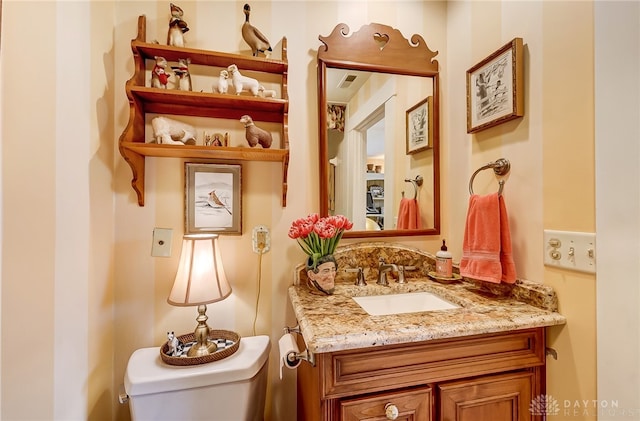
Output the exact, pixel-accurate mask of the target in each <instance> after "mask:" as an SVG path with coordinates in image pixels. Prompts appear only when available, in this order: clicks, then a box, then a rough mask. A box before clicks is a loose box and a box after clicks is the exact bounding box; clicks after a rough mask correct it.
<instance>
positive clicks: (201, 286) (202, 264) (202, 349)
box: [167, 234, 231, 357]
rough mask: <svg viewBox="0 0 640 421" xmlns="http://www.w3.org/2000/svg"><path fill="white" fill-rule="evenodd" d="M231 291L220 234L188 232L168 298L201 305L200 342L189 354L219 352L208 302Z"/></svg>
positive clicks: (173, 302)
mask: <svg viewBox="0 0 640 421" xmlns="http://www.w3.org/2000/svg"><path fill="white" fill-rule="evenodd" d="M230 294H231V285H229V282H228V281H227V276H226V275H225V273H224V268H223V267H222V259H221V257H220V244H219V243H218V235H217V234H187V235H185V236H184V237H183V240H182V252H181V254H180V263H179V264H178V271H177V273H176V279H175V281H174V283H173V288H172V289H171V293H170V294H169V298H168V299H167V301H168V302H169V304H171V305H174V306H181V307H185V306H198V317H197V318H196V321H197V322H198V325H197V326H196V329H195V332H194V337H195V340H196V343H195V344H194V345H193V346H191V348H189V351H188V352H187V356H189V357H200V356H205V355H209V354H212V353H214V352H215V351H216V349H217V346H216V344H215V343H214V342H212V341H209V326H208V325H207V319H208V317H207V314H206V312H207V304H209V303H215V302H216V301H222V300H224V299H225V298H227V297H228V296H229V295H230Z"/></svg>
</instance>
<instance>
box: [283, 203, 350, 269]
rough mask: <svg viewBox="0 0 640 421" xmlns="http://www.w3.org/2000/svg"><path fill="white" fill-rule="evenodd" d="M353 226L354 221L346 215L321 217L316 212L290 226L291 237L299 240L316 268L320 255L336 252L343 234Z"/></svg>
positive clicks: (312, 265)
mask: <svg viewBox="0 0 640 421" xmlns="http://www.w3.org/2000/svg"><path fill="white" fill-rule="evenodd" d="M352 227H353V222H351V221H349V219H347V218H346V217H345V216H342V215H335V216H326V217H324V218H320V216H319V215H318V214H317V213H314V214H311V215H309V216H307V217H306V218H300V219H296V220H295V221H293V222H292V223H291V228H289V237H290V238H293V239H294V240H297V241H298V244H299V245H300V248H302V251H304V252H305V253H306V254H307V255H309V257H310V258H311V267H314V268H315V266H316V264H317V262H318V259H319V258H320V257H322V256H326V255H328V254H333V253H334V251H335V250H336V247H338V242H339V241H340V239H341V238H342V234H343V233H344V232H345V231H346V230H350V229H351V228H352Z"/></svg>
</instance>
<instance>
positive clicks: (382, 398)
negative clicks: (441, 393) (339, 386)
mask: <svg viewBox="0 0 640 421" xmlns="http://www.w3.org/2000/svg"><path fill="white" fill-rule="evenodd" d="M432 399H433V394H432V391H431V388H430V387H421V388H416V389H405V390H402V391H399V392H389V393H381V394H378V395H373V396H367V397H361V398H355V399H348V400H342V401H340V420H341V421H361V420H386V419H390V420H393V419H395V420H398V421H431V420H432V417H431V413H432V412H433V411H432V407H433V405H432ZM392 405H393V406H395V408H396V409H397V417H396V418H394V417H393V415H391V413H392V412H393V408H389V409H390V412H389V415H387V414H386V413H387V407H391V406H392Z"/></svg>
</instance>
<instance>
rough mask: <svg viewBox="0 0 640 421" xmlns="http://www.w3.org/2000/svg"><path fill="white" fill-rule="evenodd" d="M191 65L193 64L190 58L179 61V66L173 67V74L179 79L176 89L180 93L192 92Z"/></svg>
mask: <svg viewBox="0 0 640 421" xmlns="http://www.w3.org/2000/svg"><path fill="white" fill-rule="evenodd" d="M189 64H191V59H190V58H181V59H179V60H178V65H177V66H171V68H172V69H173V72H174V73H175V74H176V77H177V78H178V83H177V84H176V89H178V90H179V91H190V90H191V73H189Z"/></svg>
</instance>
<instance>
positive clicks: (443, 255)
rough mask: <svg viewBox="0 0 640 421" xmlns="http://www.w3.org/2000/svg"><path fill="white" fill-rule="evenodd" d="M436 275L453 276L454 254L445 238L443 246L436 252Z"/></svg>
mask: <svg viewBox="0 0 640 421" xmlns="http://www.w3.org/2000/svg"><path fill="white" fill-rule="evenodd" d="M436 276H440V277H442V278H451V277H452V276H453V256H451V253H449V252H448V251H447V245H446V244H445V240H442V247H440V251H439V252H437V253H436Z"/></svg>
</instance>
